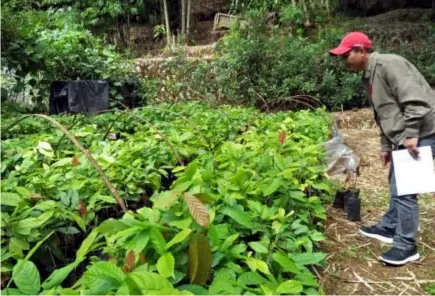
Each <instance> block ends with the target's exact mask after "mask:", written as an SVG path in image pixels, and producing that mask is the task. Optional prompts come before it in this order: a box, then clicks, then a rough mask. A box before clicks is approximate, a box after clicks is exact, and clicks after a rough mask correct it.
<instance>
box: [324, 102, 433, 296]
mask: <svg viewBox="0 0 435 296" xmlns="http://www.w3.org/2000/svg"><path fill="white" fill-rule="evenodd" d="M334 115H335V117H336V119H337V123H338V125H339V127H340V131H341V132H342V134H343V136H344V140H345V144H346V145H348V146H349V147H350V148H351V149H353V150H354V151H355V152H356V153H357V154H358V155H359V157H360V158H361V167H360V176H359V178H358V179H357V183H356V186H357V188H359V189H361V200H362V210H361V217H362V222H358V223H354V222H351V221H348V220H347V219H346V217H345V214H344V213H343V212H342V211H340V210H336V209H334V208H332V207H329V208H328V214H329V215H328V223H327V229H326V234H327V241H326V242H325V244H324V249H325V252H327V253H328V257H327V263H328V267H327V268H326V269H325V270H324V271H323V274H322V280H321V284H322V287H323V288H324V290H325V292H326V294H336V295H337V294H338V295H374V294H377V295H417V294H418V295H427V292H426V291H425V290H424V287H425V285H428V284H433V283H434V282H435V218H434V217H435V198H434V195H425V196H422V197H421V198H420V201H419V204H420V227H421V231H420V233H419V239H418V240H419V252H420V255H422V258H421V259H420V260H419V262H417V263H413V264H410V265H406V266H403V267H388V266H385V265H383V264H381V263H380V262H379V261H378V256H379V255H380V254H381V253H382V252H383V251H386V250H388V248H389V246H387V245H384V244H382V243H379V242H378V241H376V240H372V239H368V238H364V237H361V236H360V235H359V234H358V229H359V227H360V226H361V225H372V224H375V223H376V222H377V221H378V220H379V219H380V218H381V217H382V215H383V213H384V212H385V210H386V209H387V207H388V202H389V187H388V167H385V166H383V164H382V162H381V159H380V157H379V151H380V144H379V136H378V133H379V132H378V130H377V129H376V128H375V127H373V124H374V122H373V119H372V114H371V112H370V110H367V109H365V110H360V111H357V112H355V111H347V112H342V113H341V112H340V113H336V114H334Z"/></svg>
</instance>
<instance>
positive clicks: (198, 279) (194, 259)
mask: <svg viewBox="0 0 435 296" xmlns="http://www.w3.org/2000/svg"><path fill="white" fill-rule="evenodd" d="M211 263H212V254H211V249H210V243H209V241H208V238H207V237H206V236H204V235H200V234H197V235H194V236H191V238H190V243H189V278H190V282H191V283H193V284H198V285H204V284H205V283H206V281H207V279H208V277H209V274H210V270H211Z"/></svg>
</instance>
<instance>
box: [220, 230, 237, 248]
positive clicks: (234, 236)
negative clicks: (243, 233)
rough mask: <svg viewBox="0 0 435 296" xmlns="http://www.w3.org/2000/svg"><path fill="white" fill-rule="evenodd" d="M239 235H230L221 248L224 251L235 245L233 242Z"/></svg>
mask: <svg viewBox="0 0 435 296" xmlns="http://www.w3.org/2000/svg"><path fill="white" fill-rule="evenodd" d="M238 237H239V234H238V233H235V234H233V235H230V236H229V237H227V238H226V239H225V240H224V242H223V244H222V246H221V247H220V249H221V250H222V251H226V250H227V249H228V248H229V247H231V246H232V245H233V243H234V242H235V240H236V239H237V238H238Z"/></svg>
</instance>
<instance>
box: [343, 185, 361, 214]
mask: <svg viewBox="0 0 435 296" xmlns="http://www.w3.org/2000/svg"><path fill="white" fill-rule="evenodd" d="M359 192H360V190H359V189H349V190H346V191H345V192H344V211H345V212H346V213H347V212H348V203H349V199H351V198H356V199H359Z"/></svg>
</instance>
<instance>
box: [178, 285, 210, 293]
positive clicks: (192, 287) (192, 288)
mask: <svg viewBox="0 0 435 296" xmlns="http://www.w3.org/2000/svg"><path fill="white" fill-rule="evenodd" d="M178 289H179V290H186V291H189V292H191V293H193V294H194V295H208V290H207V289H205V288H203V287H201V286H199V285H192V284H189V285H182V286H179V287H178Z"/></svg>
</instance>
